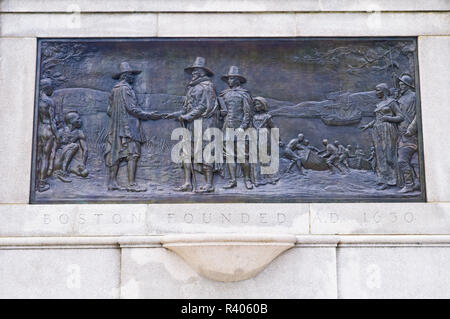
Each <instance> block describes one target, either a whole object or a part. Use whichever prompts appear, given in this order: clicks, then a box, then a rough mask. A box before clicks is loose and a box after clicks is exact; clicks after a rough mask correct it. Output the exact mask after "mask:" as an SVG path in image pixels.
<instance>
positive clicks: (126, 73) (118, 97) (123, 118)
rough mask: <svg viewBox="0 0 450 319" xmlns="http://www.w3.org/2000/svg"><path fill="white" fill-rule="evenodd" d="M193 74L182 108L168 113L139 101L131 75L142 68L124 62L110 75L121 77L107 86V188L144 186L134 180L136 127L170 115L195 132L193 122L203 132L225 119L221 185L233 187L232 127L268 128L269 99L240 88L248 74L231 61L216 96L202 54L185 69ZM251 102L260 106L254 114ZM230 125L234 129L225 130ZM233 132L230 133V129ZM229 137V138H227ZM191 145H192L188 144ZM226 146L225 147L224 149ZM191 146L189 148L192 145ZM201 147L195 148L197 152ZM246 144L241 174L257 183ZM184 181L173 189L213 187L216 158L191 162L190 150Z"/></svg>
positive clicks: (248, 185)
mask: <svg viewBox="0 0 450 319" xmlns="http://www.w3.org/2000/svg"><path fill="white" fill-rule="evenodd" d="M184 71H185V72H186V73H188V74H190V75H191V80H190V82H189V83H188V85H187V89H186V96H185V100H184V104H183V107H182V109H181V110H180V111H178V112H174V113H170V114H158V113H156V112H145V111H143V110H142V109H141V108H140V107H139V106H138V105H137V99H136V94H135V92H134V90H133V88H132V84H133V83H134V81H135V77H136V75H137V74H139V73H140V72H141V71H140V70H133V69H132V68H131V67H130V66H129V64H128V63H127V62H123V63H122V64H121V65H120V72H119V73H118V74H116V75H115V76H114V79H118V80H119V82H118V83H117V84H116V85H115V86H114V88H113V89H112V91H111V95H110V101H109V106H108V111H107V114H108V116H109V117H110V124H109V129H108V136H107V141H106V152H105V162H106V166H107V167H108V170H109V178H108V190H127V191H133V192H141V191H146V188H145V187H143V186H140V185H138V184H137V183H136V180H135V178H136V167H137V162H138V160H139V157H140V154H141V144H142V142H143V136H142V133H141V128H140V121H141V120H150V119H151V120H158V119H168V118H172V119H175V120H177V121H179V122H180V123H181V126H182V127H183V128H186V129H188V130H189V132H190V133H191V134H192V135H194V134H193V133H194V132H193V131H194V121H195V120H199V119H201V120H202V126H203V127H202V131H205V130H206V129H208V128H218V127H219V125H220V122H221V121H223V126H222V130H223V133H224V142H225V145H227V146H231V147H225V146H224V152H225V158H226V159H225V161H226V167H227V171H228V175H229V181H228V183H227V184H226V185H225V186H224V189H230V188H234V187H236V186H237V164H236V162H237V161H236V155H237V136H236V135H238V134H235V131H237V132H244V131H245V130H246V129H247V128H250V127H255V128H256V129H257V130H258V129H261V128H272V127H273V123H272V121H271V117H270V115H268V114H267V101H266V100H265V99H264V98H261V97H258V98H255V100H253V98H252V96H251V95H250V93H249V92H248V91H247V90H246V89H244V88H242V84H244V83H246V82H247V79H246V78H245V77H244V76H243V75H241V74H240V73H239V69H238V67H237V66H231V67H230V68H229V71H228V73H227V74H225V75H223V76H222V77H221V79H222V80H223V81H224V82H226V83H227V85H228V88H227V89H225V90H224V91H222V92H221V93H220V94H219V96H216V90H215V87H214V84H213V82H212V80H211V77H212V76H213V75H214V73H213V72H212V71H211V70H210V69H209V68H208V67H207V66H206V61H205V58H203V57H197V58H196V59H195V62H194V63H193V64H192V65H191V66H188V67H187V68H185V70H184ZM253 103H255V108H256V109H257V110H258V111H257V112H256V113H257V115H256V117H254V114H253V113H254V112H253V107H254V105H253ZM229 129H232V130H229ZM231 131H233V134H231V133H230V132H231ZM226 141H229V142H230V143H226ZM192 146H194V145H192ZM228 148H229V149H228ZM191 149H192V148H191ZM199 151H202V152H203V149H202V150H195V151H194V152H199ZM248 152H249V145H248V141H245V161H244V162H243V163H239V164H240V167H241V170H242V173H243V175H244V185H245V187H246V188H247V189H252V188H253V186H258V185H259V184H258V183H257V182H256V179H255V174H254V171H255V170H254V167H253V166H252V164H250V162H249V154H248ZM182 157H184V158H182V167H183V173H184V183H183V184H182V185H181V186H179V187H177V188H176V189H175V190H176V191H181V192H186V191H193V190H194V191H196V192H199V193H209V192H214V190H215V189H214V181H213V177H214V172H215V168H216V167H215V166H216V165H215V163H201V164H200V163H194V154H182ZM121 161H126V162H127V171H128V186H127V187H122V186H120V185H119V183H118V182H117V174H118V170H119V164H120V162H121ZM195 172H199V173H201V174H203V175H204V177H205V184H204V185H203V186H200V187H197V185H196V176H195Z"/></svg>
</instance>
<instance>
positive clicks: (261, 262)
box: [162, 234, 296, 282]
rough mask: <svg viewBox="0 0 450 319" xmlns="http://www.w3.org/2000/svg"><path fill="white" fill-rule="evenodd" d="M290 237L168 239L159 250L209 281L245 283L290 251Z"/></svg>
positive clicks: (193, 237) (206, 236)
mask: <svg viewBox="0 0 450 319" xmlns="http://www.w3.org/2000/svg"><path fill="white" fill-rule="evenodd" d="M295 242H296V237H295V236H293V235H292V236H291V235H266V234H265V235H239V234H220V235H212V234H208V235H203V234H202V235H200V234H198V235H169V236H164V237H163V238H162V243H163V247H165V248H167V249H169V250H171V251H173V252H174V253H176V254H177V255H179V256H180V257H182V258H183V259H184V260H185V261H186V262H187V263H188V264H189V265H190V266H191V267H192V268H194V270H195V271H197V272H198V273H199V274H201V275H203V276H204V277H207V278H209V279H212V280H216V281H224V282H232V281H241V280H246V279H249V278H251V277H253V276H255V275H257V274H258V273H259V272H260V271H262V270H263V269H264V268H265V267H266V266H267V265H268V264H269V263H270V262H272V260H274V259H275V258H276V257H277V256H278V255H280V254H281V253H283V252H284V251H286V250H288V249H289V248H292V247H294V245H295Z"/></svg>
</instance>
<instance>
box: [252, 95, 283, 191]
mask: <svg viewBox="0 0 450 319" xmlns="http://www.w3.org/2000/svg"><path fill="white" fill-rule="evenodd" d="M253 108H254V114H253V118H252V124H253V127H254V128H255V129H256V131H257V136H259V130H260V129H263V128H265V129H267V130H268V137H267V138H268V142H267V153H268V154H270V129H272V128H274V127H275V125H274V124H273V121H272V115H270V114H269V113H268V112H267V100H266V99H265V98H263V97H260V96H257V97H255V98H254V99H253ZM259 169H260V164H259V163H258V164H255V165H252V178H253V180H254V182H253V183H254V185H255V186H256V187H258V186H261V185H266V184H268V183H270V184H276V183H277V182H278V180H279V179H280V178H279V177H278V176H275V175H276V174H274V175H265V174H264V175H263V176H261V175H260V173H259V172H260V170H259Z"/></svg>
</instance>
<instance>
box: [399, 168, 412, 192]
mask: <svg viewBox="0 0 450 319" xmlns="http://www.w3.org/2000/svg"><path fill="white" fill-rule="evenodd" d="M403 178H404V181H405V186H403V188H402V189H401V190H399V191H398V192H399V193H410V192H412V191H414V177H413V174H412V172H411V171H406V172H404V173H403Z"/></svg>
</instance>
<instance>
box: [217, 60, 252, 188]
mask: <svg viewBox="0 0 450 319" xmlns="http://www.w3.org/2000/svg"><path fill="white" fill-rule="evenodd" d="M221 79H222V81H224V82H226V83H227V84H228V89H225V90H224V91H222V92H221V93H220V99H223V102H224V103H223V104H224V105H221V108H222V109H221V113H222V114H223V115H225V119H224V125H223V130H224V133H225V139H226V140H228V139H229V138H233V139H234V137H230V136H227V128H232V129H235V130H245V129H247V128H249V127H251V120H252V112H251V105H252V103H253V101H252V97H251V95H250V93H249V92H248V91H247V90H245V89H243V88H242V87H241V84H244V83H245V82H247V79H246V78H245V77H244V76H243V75H241V74H240V73H239V68H238V67H237V66H230V69H229V70H228V73H227V74H225V75H223V76H222V77H221ZM233 143H234V142H233ZM234 148H235V149H236V145H235V147H234ZM245 148H246V150H245V153H246V154H245V155H246V158H248V143H246V146H245ZM225 152H226V162H227V167H228V173H229V175H230V180H229V182H228V185H226V186H224V188H225V189H228V188H234V187H236V186H237V182H236V161H235V155H236V152H235V151H234V150H233V151H231V150H225ZM241 167H242V171H243V173H244V183H245V187H246V188H247V189H252V188H253V183H252V181H251V166H250V163H248V162H246V163H241Z"/></svg>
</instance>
